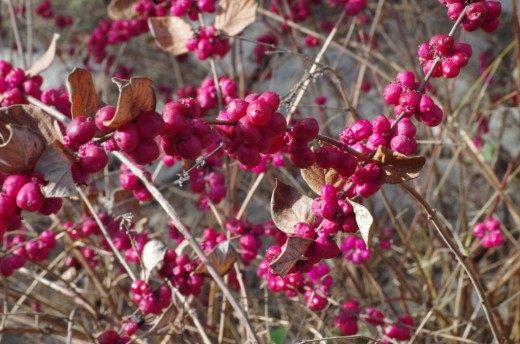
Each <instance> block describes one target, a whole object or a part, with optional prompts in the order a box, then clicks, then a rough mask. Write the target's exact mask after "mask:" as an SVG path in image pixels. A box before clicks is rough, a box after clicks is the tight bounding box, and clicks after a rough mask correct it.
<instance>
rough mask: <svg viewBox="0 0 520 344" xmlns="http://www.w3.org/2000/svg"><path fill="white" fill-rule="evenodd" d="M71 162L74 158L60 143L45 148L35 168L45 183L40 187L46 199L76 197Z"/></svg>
mask: <svg viewBox="0 0 520 344" xmlns="http://www.w3.org/2000/svg"><path fill="white" fill-rule="evenodd" d="M73 162H74V156H73V155H72V153H71V152H69V150H68V149H67V148H66V147H64V146H63V144H62V143H61V142H60V141H54V142H52V143H51V144H50V145H48V146H47V148H46V149H45V151H44V152H43V154H42V155H41V156H40V159H39V160H38V162H37V163H36V167H35V171H37V172H40V173H41V174H43V176H44V177H45V180H46V181H47V184H45V185H44V186H43V187H42V192H43V194H44V195H45V196H46V197H73V196H76V194H77V192H76V183H75V182H74V179H73V178H72V172H71V169H70V167H71V165H72V163H73Z"/></svg>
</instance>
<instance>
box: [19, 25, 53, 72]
mask: <svg viewBox="0 0 520 344" xmlns="http://www.w3.org/2000/svg"><path fill="white" fill-rule="evenodd" d="M58 38H60V35H58V34H57V33H55V34H54V35H53V36H52V40H51V43H50V44H49V47H48V48H47V51H45V53H44V54H43V55H42V56H41V57H40V58H39V59H38V60H36V62H34V63H33V65H32V66H31V68H29V69H28V70H27V72H26V74H27V75H29V76H34V75H36V74H40V73H41V72H43V71H44V70H46V69H47V68H49V67H50V65H51V64H52V62H53V61H54V57H55V56H56V43H57V41H58Z"/></svg>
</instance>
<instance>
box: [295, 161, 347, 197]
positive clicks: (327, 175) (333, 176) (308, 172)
mask: <svg viewBox="0 0 520 344" xmlns="http://www.w3.org/2000/svg"><path fill="white" fill-rule="evenodd" d="M301 174H302V177H303V180H305V182H306V183H307V185H308V186H309V187H310V188H311V189H312V191H314V192H315V193H317V194H318V195H320V194H321V189H322V187H323V185H325V184H330V185H333V186H334V187H335V188H336V189H337V190H341V189H342V188H343V187H344V186H345V184H346V182H347V181H346V179H345V178H342V177H341V176H340V175H339V174H338V172H336V170H334V169H332V168H330V169H328V170H324V169H323V168H321V167H319V166H318V165H316V164H314V165H312V166H311V167H308V168H303V169H302V170H301Z"/></svg>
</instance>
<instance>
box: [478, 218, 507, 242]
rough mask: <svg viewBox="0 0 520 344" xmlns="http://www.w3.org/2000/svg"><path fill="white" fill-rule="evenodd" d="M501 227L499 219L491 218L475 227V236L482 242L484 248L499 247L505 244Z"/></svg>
mask: <svg viewBox="0 0 520 344" xmlns="http://www.w3.org/2000/svg"><path fill="white" fill-rule="evenodd" d="M501 226H502V224H501V223H500V220H499V219H497V218H496V217H489V218H487V219H486V220H484V221H482V222H479V223H477V224H476V225H475V227H473V235H474V236H475V238H478V239H480V240H481V245H482V247H484V248H491V247H497V246H500V245H502V244H503V243H504V234H503V233H502V231H501V230H500V227H501Z"/></svg>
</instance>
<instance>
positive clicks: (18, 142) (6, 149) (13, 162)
mask: <svg viewBox="0 0 520 344" xmlns="http://www.w3.org/2000/svg"><path fill="white" fill-rule="evenodd" d="M0 133H1V135H0V170H1V171H3V172H5V173H20V172H24V171H30V170H31V169H32V168H33V167H34V166H35V165H36V162H37V161H38V159H39V158H40V156H41V154H42V153H43V151H44V150H45V142H44V141H43V138H42V137H41V136H40V134H38V133H37V132H34V131H33V130H31V129H30V128H27V127H20V126H18V125H11V124H8V125H6V127H5V129H4V128H0Z"/></svg>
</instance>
